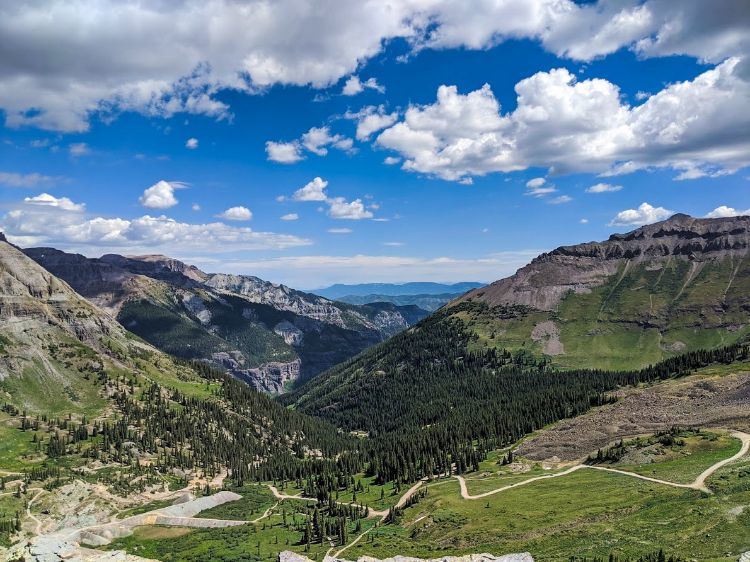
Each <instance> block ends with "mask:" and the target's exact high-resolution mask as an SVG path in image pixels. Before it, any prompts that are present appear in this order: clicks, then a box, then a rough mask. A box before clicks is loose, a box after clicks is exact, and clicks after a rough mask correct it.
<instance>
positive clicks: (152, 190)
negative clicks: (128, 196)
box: [138, 180, 185, 209]
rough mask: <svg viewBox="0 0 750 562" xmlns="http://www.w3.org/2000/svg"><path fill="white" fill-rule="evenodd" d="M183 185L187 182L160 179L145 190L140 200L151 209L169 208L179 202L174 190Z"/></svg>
mask: <svg viewBox="0 0 750 562" xmlns="http://www.w3.org/2000/svg"><path fill="white" fill-rule="evenodd" d="M183 187H185V184H184V183H182V182H175V181H172V182H170V181H164V180H159V181H158V182H156V183H155V184H154V185H152V186H151V187H149V188H147V189H146V190H145V191H144V192H143V195H141V196H140V197H139V198H138V202H139V203H140V204H141V205H143V206H144V207H148V208H149V209H168V208H170V207H174V206H175V205H177V203H179V201H178V200H177V198H176V197H175V195H174V192H175V189H181V188H183Z"/></svg>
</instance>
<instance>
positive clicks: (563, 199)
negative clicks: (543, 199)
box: [547, 195, 573, 205]
mask: <svg viewBox="0 0 750 562" xmlns="http://www.w3.org/2000/svg"><path fill="white" fill-rule="evenodd" d="M572 200H573V198H572V197H571V196H570V195H558V196H557V197H553V198H552V199H549V200H548V201H547V203H549V204H550V205H562V204H564V203H570V202H571V201H572Z"/></svg>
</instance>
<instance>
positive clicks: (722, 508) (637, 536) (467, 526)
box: [347, 442, 750, 561]
mask: <svg viewBox="0 0 750 562" xmlns="http://www.w3.org/2000/svg"><path fill="white" fill-rule="evenodd" d="M717 443H718V442H717ZM725 445H726V444H719V445H718V446H717V447H716V448H715V449H713V452H714V453H715V454H716V455H717V456H718V455H728V454H732V452H736V449H735V447H734V445H737V444H736V443H733V444H732V446H731V447H727V446H725ZM737 446H738V445H737ZM722 458H726V457H725V456H723V457H722ZM712 463H713V460H712V459H711V458H710V455H705V456H703V457H701V458H698V457H690V456H686V457H683V458H681V459H680V460H679V461H673V462H670V463H669V465H670V466H669V470H668V471H664V474H663V475H667V472H669V473H672V474H674V475H676V476H679V475H681V474H682V475H684V474H693V473H696V472H700V470H702V469H703V468H706V467H707V466H709V465H710V464H712ZM699 469H700V470H699ZM538 473H539V469H538V468H537V469H535V470H534V471H532V472H530V473H528V474H527V475H526V477H530V476H534V475H537V474H538ZM519 479H523V478H519V477H518V476H517V475H514V476H505V477H498V478H495V479H494V482H492V483H491V484H490V483H489V482H488V481H487V480H482V481H476V480H475V481H473V482H472V481H471V479H470V480H469V490H470V492H471V493H476V492H479V491H484V490H486V489H494V488H496V487H498V486H501V485H504V484H508V483H511V482H514V481H517V480H519ZM678 480H679V478H678ZM709 485H712V486H715V488H716V489H717V493H716V494H715V495H711V496H709V495H706V494H702V493H700V492H696V491H693V490H680V489H677V488H670V487H667V486H663V485H659V484H652V483H649V482H644V481H642V480H637V479H635V478H629V477H626V476H620V475H617V474H610V473H602V472H600V471H593V470H581V471H578V472H575V473H573V474H570V475H567V476H563V477H560V478H556V479H551V480H547V481H540V482H536V483H532V484H529V485H528V486H524V487H520V488H516V489H511V490H508V491H506V492H502V493H500V494H496V495H494V496H489V497H488V498H486V499H481V500H475V501H466V500H463V499H461V498H460V496H459V491H458V483H457V482H456V481H455V480H442V481H439V482H437V483H435V484H432V485H430V487H429V494H428V497H427V498H426V499H424V500H422V501H421V502H420V503H419V504H417V505H416V506H414V507H412V508H409V509H408V510H406V512H405V514H404V516H403V519H402V522H401V525H400V526H387V527H384V528H382V529H380V530H378V531H376V532H375V534H374V541H373V542H370V541H364V542H362V543H361V544H360V545H357V546H355V547H354V548H352V549H350V550H349V551H348V552H347V556H349V557H350V558H352V559H354V558H356V557H357V556H361V555H371V556H376V557H385V556H390V555H393V554H394V553H396V552H398V553H399V554H402V555H410V556H421V557H430V558H436V557H439V556H444V555H449V554H460V553H471V552H491V553H495V554H501V553H506V552H518V551H530V552H531V553H532V554H533V555H534V556H535V559H539V560H560V561H562V560H568V559H569V557H570V556H574V555H576V556H584V555H585V556H589V557H592V556H602V557H604V558H605V559H606V557H607V556H608V555H609V553H610V552H615V553H617V554H618V555H620V556H630V557H633V556H639V555H642V554H644V553H648V552H651V551H653V550H658V548H664V549H665V550H666V551H669V552H675V553H677V554H679V555H682V556H686V557H687V556H689V557H690V558H691V559H697V560H725V559H726V560H736V556H737V554H739V553H741V552H744V551H746V550H748V549H750V532H749V531H748V525H749V524H750V514H748V513H747V512H746V511H742V512H741V513H739V510H738V509H737V508H738V507H739V506H743V505H747V503H748V501H750V460H748V459H745V460H744V461H742V462H740V463H737V464H732V465H730V466H728V467H725V468H723V469H721V470H720V471H719V472H717V473H716V474H715V475H714V476H713V477H712V478H711V479H710V480H709ZM727 555H729V556H727Z"/></svg>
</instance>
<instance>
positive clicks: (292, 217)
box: [281, 213, 299, 221]
mask: <svg viewBox="0 0 750 562" xmlns="http://www.w3.org/2000/svg"><path fill="white" fill-rule="evenodd" d="M298 219H299V215H298V214H297V213H287V214H286V215H281V220H283V221H296V220H298Z"/></svg>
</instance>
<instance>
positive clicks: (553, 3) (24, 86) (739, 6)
mask: <svg viewBox="0 0 750 562" xmlns="http://www.w3.org/2000/svg"><path fill="white" fill-rule="evenodd" d="M749 13H750V10H748V9H747V0H721V1H720V2H714V3H712V4H711V6H710V10H709V9H707V8H706V5H705V2H700V1H697V0H689V1H688V0H685V1H680V2H677V1H673V0H643V1H640V2H636V1H632V0H628V1H625V2H616V1H613V0H599V1H597V2H587V3H577V2H574V1H573V0H525V1H523V2H517V1H510V0H494V1H490V0H478V1H476V2H458V1H451V0H418V1H412V0H409V1H403V2H395V3H391V2H351V1H349V0H332V1H331V2H328V3H324V4H320V3H319V2H317V3H316V2H313V1H312V0H277V1H275V2H270V3H269V2H267V1H265V0H246V1H243V2H236V1H233V0H200V1H199V0H183V1H180V2H156V3H154V2H146V1H145V0H134V1H132V2H120V1H116V0H102V1H100V2H96V3H93V4H92V3H87V2H62V1H56V0H39V1H37V2H4V3H1V4H0V37H2V42H3V43H2V44H3V47H4V49H3V52H4V57H3V64H2V65H0V108H1V109H2V110H3V112H4V115H5V118H6V124H7V125H9V126H12V127H15V126H21V125H31V126H36V127H41V128H45V129H51V130H58V131H79V132H80V131H85V130H87V129H88V128H89V126H90V120H91V118H92V117H93V116H101V117H104V118H107V117H110V116H113V115H117V114H118V113H119V112H123V111H136V112H139V113H141V114H143V115H146V116H158V117H169V116H172V115H175V114H176V113H180V112H185V113H192V114H203V115H208V116H212V117H215V118H217V119H223V118H227V117H229V116H230V115H231V110H230V108H229V107H228V106H227V105H226V103H224V102H222V101H220V100H219V99H217V94H218V93H219V92H221V91H222V90H234V91H240V92H245V93H248V94H254V93H258V92H263V91H265V90H267V88H268V87H270V86H273V85H275V84H294V85H307V84H309V85H312V86H313V87H316V88H326V87H328V86H331V85H333V84H335V83H337V82H338V81H339V80H341V78H343V77H345V76H350V78H349V79H348V80H347V83H346V85H345V86H344V90H345V92H346V93H355V92H357V91H359V90H360V89H361V88H364V87H367V86H366V84H368V82H369V79H368V80H367V81H364V82H362V81H361V80H360V79H359V78H358V77H357V76H356V75H354V74H353V73H355V72H356V71H357V69H358V68H360V67H361V65H363V64H364V63H366V62H367V61H368V60H371V59H372V58H373V57H375V56H377V55H379V54H381V53H382V52H383V50H384V47H385V46H386V45H387V44H389V42H390V41H391V40H393V39H396V38H403V39H405V40H406V42H407V44H408V45H409V46H410V47H411V49H412V50H419V49H428V48H429V49H450V48H467V49H487V48H490V47H492V46H494V45H497V44H499V43H501V42H503V41H505V40H508V39H529V40H532V41H538V42H540V43H541V45H542V46H543V47H544V48H545V49H547V50H548V51H551V52H553V53H555V54H557V55H559V56H563V57H569V58H572V59H578V60H590V59H593V58H595V57H599V56H605V55H607V54H609V53H613V52H615V51H617V50H618V49H620V48H622V47H626V48H629V49H631V50H633V51H634V52H636V53H637V54H638V55H639V56H641V57H652V56H667V55H672V54H686V55H689V56H694V57H696V58H698V59H700V60H703V61H708V62H711V63H719V62H721V61H723V60H725V59H727V58H728V57H732V56H742V55H746V54H748V52H750V34H748V33H747V30H748V27H749V26H750V15H748V14H749ZM707 14H708V16H707ZM154 53H159V56H158V57H155V56H154ZM408 54H409V53H407V56H408ZM28 61H34V63H33V64H30V63H29V62H28ZM376 85H377V82H373V83H372V87H376Z"/></svg>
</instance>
